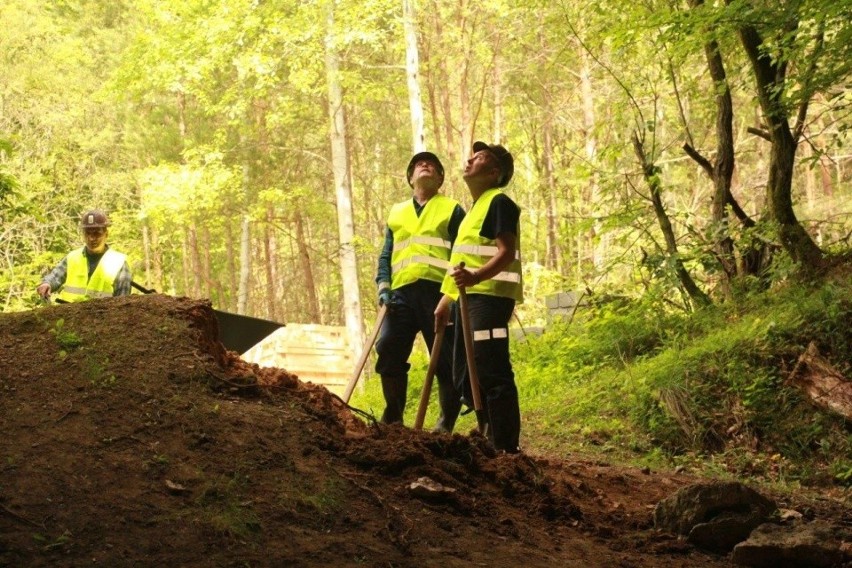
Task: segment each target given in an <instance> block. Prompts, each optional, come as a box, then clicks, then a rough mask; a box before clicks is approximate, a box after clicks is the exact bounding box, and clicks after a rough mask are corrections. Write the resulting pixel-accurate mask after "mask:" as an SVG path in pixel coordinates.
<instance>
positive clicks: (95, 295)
mask: <svg viewBox="0 0 852 568" xmlns="http://www.w3.org/2000/svg"><path fill="white" fill-rule="evenodd" d="M62 291H63V292H68V293H69V294H77V295H79V296H89V297H91V298H111V297H112V294H111V293H109V292H96V291H94V290H88V291H86V288H78V287H77V286H65V287H64V288H63V289H62Z"/></svg>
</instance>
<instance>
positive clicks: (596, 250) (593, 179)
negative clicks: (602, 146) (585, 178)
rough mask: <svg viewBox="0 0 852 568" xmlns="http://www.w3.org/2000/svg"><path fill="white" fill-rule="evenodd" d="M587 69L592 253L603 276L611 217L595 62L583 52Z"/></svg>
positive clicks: (583, 83)
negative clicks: (598, 130)
mask: <svg viewBox="0 0 852 568" xmlns="http://www.w3.org/2000/svg"><path fill="white" fill-rule="evenodd" d="M580 57H581V60H582V62H583V66H582V68H581V69H580V93H581V95H582V97H583V138H584V145H585V154H586V162H587V163H588V165H589V166H590V170H591V175H590V177H589V183H588V186H587V187H586V192H587V195H588V197H589V199H588V203H589V204H590V205H591V212H592V215H593V216H594V218H595V223H594V225H593V226H592V229H591V235H590V237H591V239H590V242H589V248H590V250H591V251H592V264H593V265H594V267H595V269H596V270H597V271H598V272H603V271H604V270H605V266H606V257H607V253H608V250H609V235H608V234H606V232H605V231H604V228H603V219H604V218H605V217H606V215H607V211H606V209H605V207H604V201H603V195H602V194H601V189H600V183H599V180H598V172H597V155H598V140H597V137H596V136H595V126H596V125H595V98H594V90H593V88H592V62H591V61H590V57H589V52H588V51H586V50H585V49H581V50H580Z"/></svg>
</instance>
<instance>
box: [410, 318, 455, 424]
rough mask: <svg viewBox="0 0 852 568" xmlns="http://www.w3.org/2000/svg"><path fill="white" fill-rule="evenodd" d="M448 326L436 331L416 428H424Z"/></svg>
mask: <svg viewBox="0 0 852 568" xmlns="http://www.w3.org/2000/svg"><path fill="white" fill-rule="evenodd" d="M446 330H447V326H444V325H442V326H441V327H440V328H438V331H437V332H435V339H434V341H433V342H432V356H431V357H430V358H429V369H428V370H427V371H426V380H425V381H423V392H422V393H420V406H418V407H417V417H416V418H415V419H414V429H415V430H422V429H423V419H424V418H426V409H427V408H428V407H429V395H430V394H432V381H433V380H434V378H435V371H436V370H437V368H438V359H439V357H440V356H441V345H442V344H443V341H444V332H445V331H446Z"/></svg>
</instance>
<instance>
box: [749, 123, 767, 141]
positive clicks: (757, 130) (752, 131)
mask: <svg viewBox="0 0 852 568" xmlns="http://www.w3.org/2000/svg"><path fill="white" fill-rule="evenodd" d="M746 131H747V132H748V133H749V134H754V135H755V136H760V137H761V138H763V139H764V140H766V141H767V142H772V137H770V136H769V132H767V131H766V130H763V129H762V128H755V127H754V126H749V127H748V128H746Z"/></svg>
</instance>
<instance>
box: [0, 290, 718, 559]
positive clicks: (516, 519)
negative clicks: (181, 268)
mask: <svg viewBox="0 0 852 568" xmlns="http://www.w3.org/2000/svg"><path fill="white" fill-rule="evenodd" d="M216 325H217V323H216V319H215V316H214V313H213V311H212V310H211V308H210V305H209V304H208V303H206V302H201V301H195V300H189V299H176V298H171V297H168V296H162V295H149V296H131V297H127V298H116V299H109V300H102V301H97V302H89V303H84V304H73V305H60V306H50V307H44V308H41V309H38V310H34V311H31V312H23V313H13V314H0V433H2V439H0V458H2V460H0V566H24V565H26V566H39V565H41V566H70V565H74V566H82V565H99V566H153V565H161V566H237V565H239V566H266V565H272V566H331V565H342V566H348V565H364V566H411V567H414V566H443V567H452V566H464V567H469V566H519V565H525V566H584V567H585V566H622V567H630V566H635V567H640V566H641V567H645V566H665V567H674V566H683V567H687V566H689V567H711V566H729V565H730V564H729V560H728V559H727V557H725V556H714V555H710V554H706V553H703V552H700V551H698V550H695V549H693V548H692V547H690V546H689V545H687V544H685V543H683V542H682V541H680V540H678V539H676V538H675V537H673V536H670V535H666V534H662V533H658V532H656V531H654V530H653V528H652V522H651V513H652V509H653V506H654V505H655V504H656V503H657V502H658V501H659V500H660V499H662V498H664V497H666V496H668V495H670V494H671V493H673V492H674V491H675V490H676V489H677V488H679V487H682V486H684V485H686V484H689V483H692V482H694V481H695V480H694V479H692V478H689V477H687V476H684V475H670V474H659V473H651V472H647V471H646V472H642V471H639V470H635V469H629V468H618V467H613V466H608V465H606V464H602V463H592V462H588V461H580V460H578V461H565V462H555V461H547V460H543V459H538V458H535V457H531V456H525V455H520V456H498V457H494V456H492V455H489V452H488V450H487V448H486V447H485V445H484V444H483V443H482V440H481V439H480V438H478V437H476V436H473V437H468V436H466V435H454V436H449V435H434V434H430V433H424V432H415V431H412V430H409V429H405V428H401V427H387V426H382V425H375V424H371V425H368V424H367V423H365V422H364V421H363V420H361V419H360V418H358V417H356V416H355V415H354V414H353V413H352V412H351V411H350V410H349V409H348V408H346V407H345V406H344V405H343V404H342V402H341V401H340V400H339V399H338V398H336V397H334V396H333V395H331V394H329V393H328V392H327V391H325V390H324V389H322V388H320V387H316V386H313V385H310V384H302V383H300V382H299V381H298V380H297V379H296V378H295V377H294V376H292V375H290V374H288V373H287V372H286V371H284V370H281V369H260V368H258V367H256V366H252V365H249V364H247V363H245V362H243V361H241V360H240V359H239V358H237V357H236V354H234V353H231V352H227V351H225V350H224V348H223V347H222V346H221V344H219V343H218V341H216V339H215V338H216V336H217V334H216ZM421 477H428V478H430V479H431V480H432V481H434V482H437V483H440V484H442V485H443V486H445V487H446V488H449V489H450V490H452V491H448V492H445V493H441V494H439V495H438V496H432V495H419V494H417V493H415V492H413V491H412V490H411V489H410V485H411V484H412V483H413V482H415V481H417V480H418V479H419V478H421Z"/></svg>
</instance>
